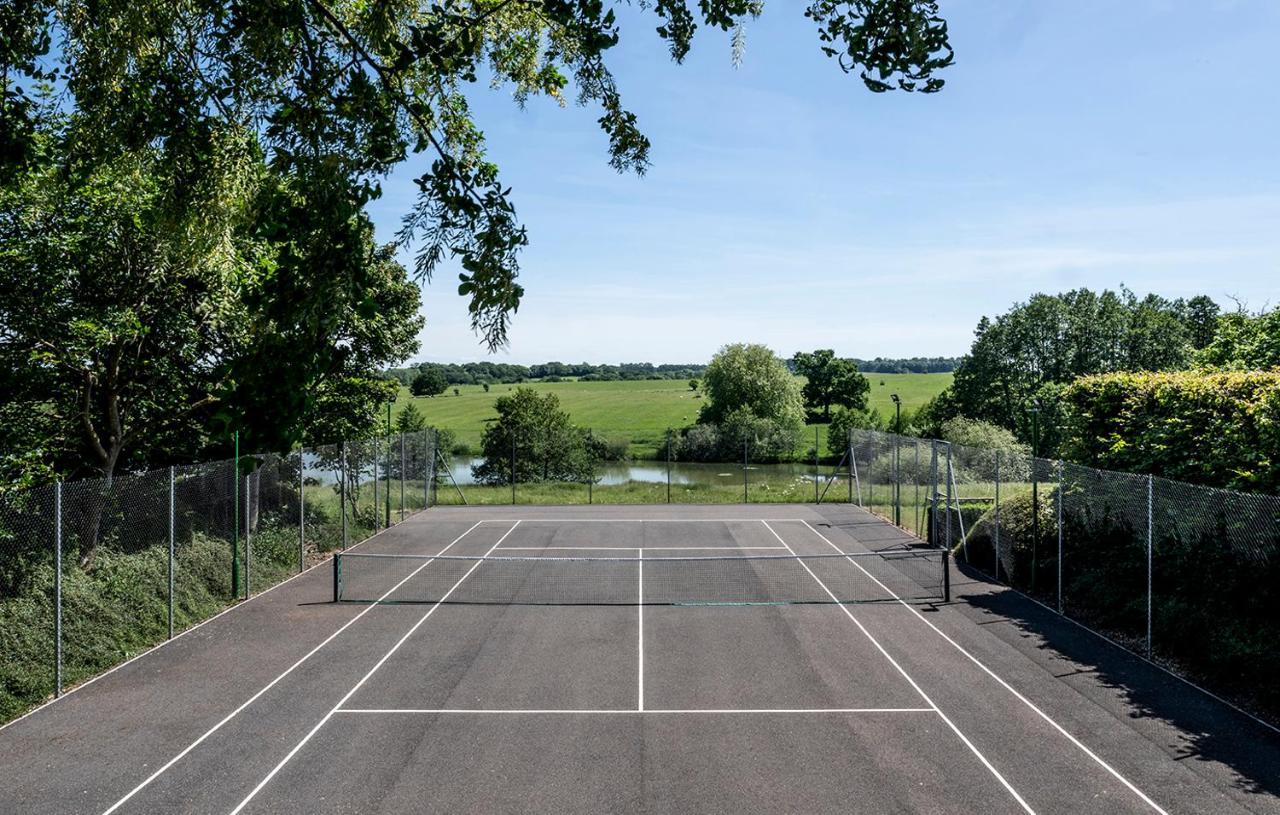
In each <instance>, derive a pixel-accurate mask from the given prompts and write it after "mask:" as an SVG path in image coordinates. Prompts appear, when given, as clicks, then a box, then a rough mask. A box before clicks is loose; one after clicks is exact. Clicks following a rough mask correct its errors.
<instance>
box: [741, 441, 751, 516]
mask: <svg viewBox="0 0 1280 815" xmlns="http://www.w3.org/2000/svg"><path fill="white" fill-rule="evenodd" d="M742 503H744V504H748V503H750V498H749V497H748V492H747V440H746V438H745V437H744V438H743V439H742Z"/></svg>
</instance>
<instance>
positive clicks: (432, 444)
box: [422, 430, 440, 509]
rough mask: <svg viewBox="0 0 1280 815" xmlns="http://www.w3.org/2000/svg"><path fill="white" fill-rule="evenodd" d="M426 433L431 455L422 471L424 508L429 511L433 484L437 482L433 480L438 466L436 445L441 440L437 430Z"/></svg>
mask: <svg viewBox="0 0 1280 815" xmlns="http://www.w3.org/2000/svg"><path fill="white" fill-rule="evenodd" d="M424 433H425V435H426V442H427V448H428V449H429V450H430V455H428V456H427V457H426V462H425V464H426V466H425V468H424V469H423V471H422V508H423V509H427V508H428V507H430V506H431V483H432V482H433V481H435V479H434V478H432V471H433V470H434V469H435V466H436V453H437V449H436V445H437V444H439V443H440V440H439V438H438V436H437V434H436V431H435V430H427V431H424Z"/></svg>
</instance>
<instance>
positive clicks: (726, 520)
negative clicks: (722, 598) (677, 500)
mask: <svg viewBox="0 0 1280 815" xmlns="http://www.w3.org/2000/svg"><path fill="white" fill-rule="evenodd" d="M806 520H807V519H805V518H485V519H483V520H481V521H480V523H482V524H510V523H517V522H519V523H525V524H725V523H752V524H757V523H761V522H762V521H768V522H769V523H784V522H787V523H802V522H805V521H806Z"/></svg>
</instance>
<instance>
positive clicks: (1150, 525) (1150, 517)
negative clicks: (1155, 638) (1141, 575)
mask: <svg viewBox="0 0 1280 815" xmlns="http://www.w3.org/2000/svg"><path fill="white" fill-rule="evenodd" d="M1153 481H1155V477H1153V476H1151V475H1148V476H1147V658H1148V659H1149V658H1151V651H1152V647H1151V617H1152V614H1151V612H1152V600H1153V596H1155V592H1153V586H1152V580H1151V577H1152V574H1151V550H1152V544H1153V537H1155V535H1153V532H1155V512H1153V504H1155V496H1153V494H1152V493H1153V490H1152V482H1153Z"/></svg>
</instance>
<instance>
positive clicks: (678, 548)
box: [498, 546, 787, 552]
mask: <svg viewBox="0 0 1280 815" xmlns="http://www.w3.org/2000/svg"><path fill="white" fill-rule="evenodd" d="M643 548H644V549H646V550H648V551H650V552H657V551H676V552H683V551H692V552H705V551H708V550H716V551H718V550H721V549H724V550H727V551H730V552H736V551H739V550H743V549H769V550H774V549H785V548H787V547H785V546H645V547H643ZM579 549H582V550H587V551H592V552H597V551H609V552H635V551H637V550H638V549H640V547H636V546H503V547H501V548H500V549H499V550H498V551H500V552H548V551H552V550H556V551H559V550H567V551H570V552H573V551H577V550H579Z"/></svg>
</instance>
